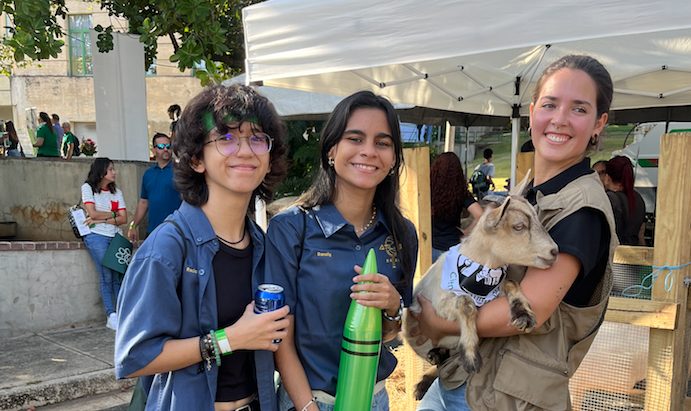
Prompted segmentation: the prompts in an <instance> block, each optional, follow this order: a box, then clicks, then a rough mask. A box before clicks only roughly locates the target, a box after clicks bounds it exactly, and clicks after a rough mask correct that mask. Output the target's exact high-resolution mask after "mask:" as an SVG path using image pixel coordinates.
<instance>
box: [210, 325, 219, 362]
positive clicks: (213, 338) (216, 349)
mask: <svg viewBox="0 0 691 411" xmlns="http://www.w3.org/2000/svg"><path fill="white" fill-rule="evenodd" d="M209 337H210V338H211V348H212V350H213V354H214V359H215V360H216V366H217V367H220V366H221V348H220V347H219V346H218V341H216V334H215V333H214V330H211V331H210V332H209Z"/></svg>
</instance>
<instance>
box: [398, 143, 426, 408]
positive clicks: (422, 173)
mask: <svg viewBox="0 0 691 411" xmlns="http://www.w3.org/2000/svg"><path fill="white" fill-rule="evenodd" d="M403 158H404V161H405V169H404V172H403V174H402V175H401V181H400V199H401V202H400V204H401V211H402V212H403V215H405V216H406V217H407V218H408V219H410V221H412V222H413V224H415V227H416V230H417V236H418V256H417V267H416V271H415V280H414V282H415V283H417V281H419V280H420V278H422V275H423V274H424V273H425V272H427V269H428V268H429V267H430V266H431V265H432V212H431V209H430V182H429V167H430V163H429V147H416V148H406V149H404V150H403ZM403 350H404V351H403V362H404V364H402V365H403V366H404V367H405V391H406V404H405V406H404V409H406V410H410V411H413V410H415V407H416V401H415V400H414V399H413V391H414V389H415V384H417V383H418V381H419V380H420V378H421V377H422V374H423V365H424V364H423V361H422V359H420V357H418V356H417V355H416V354H415V352H414V351H413V350H412V349H411V348H410V346H408V345H407V344H404V346H403ZM399 366H400V365H399Z"/></svg>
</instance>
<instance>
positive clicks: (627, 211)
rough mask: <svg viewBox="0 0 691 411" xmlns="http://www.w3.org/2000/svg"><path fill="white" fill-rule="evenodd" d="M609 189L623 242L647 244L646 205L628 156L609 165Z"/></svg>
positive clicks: (625, 243) (607, 168)
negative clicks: (636, 188) (636, 183)
mask: <svg viewBox="0 0 691 411" xmlns="http://www.w3.org/2000/svg"><path fill="white" fill-rule="evenodd" d="M605 172H606V174H605V188H606V189H607V196H608V197H609V201H610V202H611V203H612V211H613V212H614V222H615V223H616V226H617V237H619V243H621V244H624V245H645V240H644V239H643V232H644V230H645V225H644V224H643V223H644V221H645V203H644V202H643V197H641V195H640V194H638V192H637V191H636V190H634V188H633V180H634V176H633V166H632V165H631V160H629V159H628V158H627V157H624V156H615V157H612V158H611V159H610V160H609V161H607V163H606V164H605Z"/></svg>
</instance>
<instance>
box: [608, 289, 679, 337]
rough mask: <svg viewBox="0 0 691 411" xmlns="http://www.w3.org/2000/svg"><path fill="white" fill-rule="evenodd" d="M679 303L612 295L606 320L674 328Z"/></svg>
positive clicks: (668, 328) (659, 327)
mask: <svg viewBox="0 0 691 411" xmlns="http://www.w3.org/2000/svg"><path fill="white" fill-rule="evenodd" d="M677 311H678V305H677V304H674V303H668V302H664V301H648V300H638V299H634V298H622V297H610V298H609V304H608V305H607V312H606V313H605V320H606V321H612V322H617V323H623V324H631V325H640V326H644V327H648V328H657V329H662V330H673V329H674V326H675V325H676V319H677Z"/></svg>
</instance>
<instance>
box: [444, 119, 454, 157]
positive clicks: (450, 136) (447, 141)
mask: <svg viewBox="0 0 691 411" xmlns="http://www.w3.org/2000/svg"><path fill="white" fill-rule="evenodd" d="M444 132H445V134H444V152H447V151H451V152H453V151H454V143H455V140H456V127H453V126H452V125H451V123H449V122H448V121H447V122H446V124H445V127H444Z"/></svg>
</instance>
